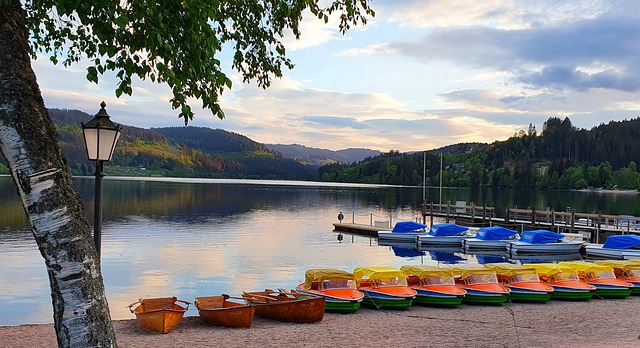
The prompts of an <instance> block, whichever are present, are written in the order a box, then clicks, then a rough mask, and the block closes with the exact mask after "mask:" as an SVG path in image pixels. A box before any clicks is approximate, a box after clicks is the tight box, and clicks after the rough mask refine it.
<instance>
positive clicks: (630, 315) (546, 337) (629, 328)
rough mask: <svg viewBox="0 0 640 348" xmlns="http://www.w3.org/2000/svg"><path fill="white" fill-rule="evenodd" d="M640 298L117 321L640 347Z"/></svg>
mask: <svg viewBox="0 0 640 348" xmlns="http://www.w3.org/2000/svg"><path fill="white" fill-rule="evenodd" d="M638 313H640V297H630V298H628V299H625V300H611V299H607V300H602V299H592V300H590V301H588V302H560V301H551V302H549V303H547V304H543V305H541V304H520V303H514V304H507V305H504V306H500V307H490V306H471V305H464V304H463V305H462V306H461V307H460V308H458V309H445V308H442V309H440V308H429V307H418V306H413V307H411V308H410V309H409V310H407V311H391V310H374V309H368V308H361V309H360V310H358V311H357V312H356V313H354V314H333V313H327V314H325V317H324V319H323V320H322V321H321V322H319V323H313V324H289V323H280V322H275V321H270V320H266V319H262V318H258V317H256V318H255V319H254V322H253V325H252V327H251V328H249V329H227V328H220V327H214V326H209V325H207V324H205V323H204V322H203V321H202V320H201V319H200V318H198V317H186V318H184V319H183V321H182V322H181V323H180V324H179V325H178V327H177V328H176V329H175V330H174V331H173V332H171V333H169V334H165V335H162V334H157V333H152V332H147V331H145V330H144V329H142V328H141V327H140V326H139V325H138V323H137V322H136V321H135V319H132V320H118V321H115V322H114V327H115V330H116V335H117V340H118V346H119V347H156V348H157V347H178V346H180V347H191V348H193V347H243V348H248V347H363V346H365V347H375V346H379V347H503V348H504V347H582V348H584V347H618V348H621V347H640V316H639V315H638ZM55 346H56V338H55V332H54V330H53V326H52V325H21V326H3V327H0V347H3V348H4V347H7V348H9V347H11V348H21V347H25V348H26V347H29V348H33V347H55Z"/></svg>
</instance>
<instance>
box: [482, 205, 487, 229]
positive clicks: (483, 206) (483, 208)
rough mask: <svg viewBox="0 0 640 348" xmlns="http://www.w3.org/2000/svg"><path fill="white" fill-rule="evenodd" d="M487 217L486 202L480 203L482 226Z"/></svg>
mask: <svg viewBox="0 0 640 348" xmlns="http://www.w3.org/2000/svg"><path fill="white" fill-rule="evenodd" d="M486 218H487V203H486V202H485V203H482V226H484V224H485V220H486Z"/></svg>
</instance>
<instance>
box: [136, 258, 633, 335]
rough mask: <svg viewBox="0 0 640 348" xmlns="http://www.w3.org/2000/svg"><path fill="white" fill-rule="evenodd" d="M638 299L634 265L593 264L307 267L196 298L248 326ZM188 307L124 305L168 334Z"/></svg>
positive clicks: (220, 321)
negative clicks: (286, 282)
mask: <svg viewBox="0 0 640 348" xmlns="http://www.w3.org/2000/svg"><path fill="white" fill-rule="evenodd" d="M632 294H640V261H635V260H599V261H595V262H585V261H572V262H559V263H535V264H523V265H516V264H511V263H493V264H486V265H484V266H478V265H476V266H471V265H464V266H447V267H445V266H443V267H437V266H425V265H419V266H416V265H407V266H402V267H401V268H400V269H398V268H394V267H389V266H377V267H357V268H355V269H354V270H353V272H347V271H344V270H339V269H309V270H307V271H306V273H305V282H304V283H302V284H300V285H298V286H297V288H296V289H295V290H291V291H285V290H282V289H280V290H278V291H272V290H265V291H259V292H244V293H243V294H242V296H241V297H232V296H228V295H221V296H208V297H196V300H195V306H196V307H197V308H198V312H199V315H200V317H201V318H202V319H203V320H204V321H205V322H207V323H209V324H212V325H217V326H225V327H250V326H251V322H252V320H253V316H254V314H255V315H258V316H261V317H264V318H267V319H273V320H278V321H285V322H297V323H308V322H318V321H321V320H322V318H323V316H324V313H325V311H328V312H338V313H353V312H355V311H356V310H358V308H360V306H361V305H364V306H367V307H370V308H377V309H381V308H388V309H405V310H406V309H409V308H410V307H411V306H412V305H414V304H421V305H427V306H437V307H450V308H457V307H458V306H460V304H461V303H470V304H487V305H499V304H502V303H504V302H506V301H513V302H533V303H546V302H547V301H549V300H550V299H558V300H573V301H587V300H589V299H591V298H592V297H594V296H595V297H598V298H626V297H628V296H629V295H632ZM190 304H191V303H190V302H188V301H184V300H178V299H177V298H175V297H172V298H152V299H140V300H139V301H138V302H135V303H132V304H131V305H129V308H130V310H131V312H132V313H135V314H136V317H137V319H138V322H139V323H140V324H141V326H142V327H144V328H145V329H148V330H151V331H155V332H160V333H168V332H170V331H171V330H172V329H173V328H174V327H175V326H176V325H178V323H179V322H180V320H181V319H182V317H183V315H184V313H185V312H186V310H187V309H188V307H189V305H190Z"/></svg>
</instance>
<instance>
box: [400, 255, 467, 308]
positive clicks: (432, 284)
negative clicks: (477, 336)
mask: <svg viewBox="0 0 640 348" xmlns="http://www.w3.org/2000/svg"><path fill="white" fill-rule="evenodd" d="M400 269H401V270H402V271H403V272H405V273H406V274H407V276H408V278H407V279H408V284H409V287H411V288H412V289H413V290H415V291H416V293H417V294H416V299H415V300H413V303H415V304H419V305H423V306H431V307H445V308H458V307H459V306H460V304H461V303H462V299H463V298H464V296H465V294H466V293H467V291H466V290H464V289H462V288H461V287H459V286H457V285H456V284H455V280H454V275H453V273H452V272H451V270H449V269H446V268H441V267H436V266H424V265H421V266H402V267H401V268H400Z"/></svg>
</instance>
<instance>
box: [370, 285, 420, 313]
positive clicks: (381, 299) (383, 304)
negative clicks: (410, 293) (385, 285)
mask: <svg viewBox="0 0 640 348" xmlns="http://www.w3.org/2000/svg"><path fill="white" fill-rule="evenodd" d="M362 292H364V293H365V296H364V299H363V300H362V305H363V306H366V307H369V308H375V309H383V308H385V309H399V310H407V309H409V307H411V305H412V304H413V300H414V299H413V298H387V297H386V295H385V294H381V293H379V292H377V291H374V292H369V291H367V290H363V291H362Z"/></svg>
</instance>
